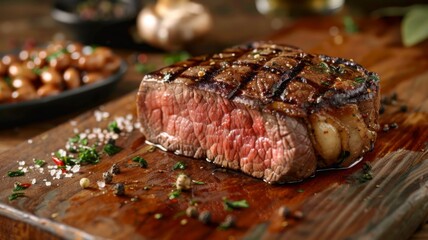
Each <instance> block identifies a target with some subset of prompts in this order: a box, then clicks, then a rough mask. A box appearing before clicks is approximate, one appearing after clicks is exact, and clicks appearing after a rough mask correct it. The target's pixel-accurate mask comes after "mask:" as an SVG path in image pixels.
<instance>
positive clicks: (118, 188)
mask: <svg viewBox="0 0 428 240" xmlns="http://www.w3.org/2000/svg"><path fill="white" fill-rule="evenodd" d="M113 193H114V195H116V196H123V195H125V185H124V184H123V183H116V184H115V185H114V188H113Z"/></svg>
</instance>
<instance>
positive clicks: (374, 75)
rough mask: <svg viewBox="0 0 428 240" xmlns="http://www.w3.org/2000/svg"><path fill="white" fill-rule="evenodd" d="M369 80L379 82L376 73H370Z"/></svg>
mask: <svg viewBox="0 0 428 240" xmlns="http://www.w3.org/2000/svg"><path fill="white" fill-rule="evenodd" d="M369 80H372V81H375V82H379V76H377V75H376V74H373V75H370V76H369Z"/></svg>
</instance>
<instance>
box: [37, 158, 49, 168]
mask: <svg viewBox="0 0 428 240" xmlns="http://www.w3.org/2000/svg"><path fill="white" fill-rule="evenodd" d="M34 164H36V165H37V166H39V167H43V166H44V165H45V164H46V161H45V160H43V159H34Z"/></svg>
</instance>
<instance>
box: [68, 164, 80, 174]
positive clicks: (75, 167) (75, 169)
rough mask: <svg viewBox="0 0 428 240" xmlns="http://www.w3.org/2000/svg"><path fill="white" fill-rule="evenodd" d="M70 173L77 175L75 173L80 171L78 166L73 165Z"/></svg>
mask: <svg viewBox="0 0 428 240" xmlns="http://www.w3.org/2000/svg"><path fill="white" fill-rule="evenodd" d="M70 171H71V172H72V173H77V172H79V171H80V165H74V166H73V167H72V168H71V169H70Z"/></svg>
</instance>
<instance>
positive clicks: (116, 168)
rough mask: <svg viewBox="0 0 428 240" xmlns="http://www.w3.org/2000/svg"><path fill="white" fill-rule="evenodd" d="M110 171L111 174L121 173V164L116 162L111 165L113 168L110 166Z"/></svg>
mask: <svg viewBox="0 0 428 240" xmlns="http://www.w3.org/2000/svg"><path fill="white" fill-rule="evenodd" d="M110 173H111V174H114V175H117V174H119V173H120V167H119V165H118V164H117V163H115V164H113V165H112V166H111V168H110Z"/></svg>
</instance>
